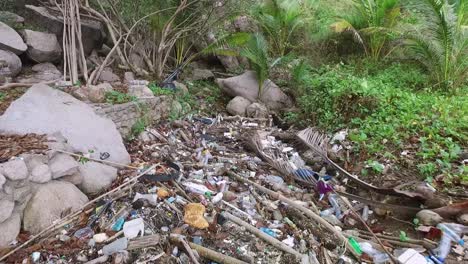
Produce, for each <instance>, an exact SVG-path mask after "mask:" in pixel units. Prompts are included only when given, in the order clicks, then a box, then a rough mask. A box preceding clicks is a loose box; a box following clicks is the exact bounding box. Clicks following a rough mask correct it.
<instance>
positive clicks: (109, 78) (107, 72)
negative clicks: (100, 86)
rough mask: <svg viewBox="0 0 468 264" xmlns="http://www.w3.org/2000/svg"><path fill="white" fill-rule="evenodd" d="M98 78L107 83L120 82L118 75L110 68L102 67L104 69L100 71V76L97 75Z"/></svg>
mask: <svg viewBox="0 0 468 264" xmlns="http://www.w3.org/2000/svg"><path fill="white" fill-rule="evenodd" d="M99 80H100V81H101V82H108V83H115V82H120V78H119V76H117V75H116V74H115V73H114V72H112V69H111V68H104V70H103V71H102V72H101V76H99Z"/></svg>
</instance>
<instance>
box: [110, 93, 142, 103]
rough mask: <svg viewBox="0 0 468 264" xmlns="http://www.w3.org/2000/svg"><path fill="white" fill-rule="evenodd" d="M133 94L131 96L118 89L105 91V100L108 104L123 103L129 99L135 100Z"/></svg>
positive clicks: (129, 100)
mask: <svg viewBox="0 0 468 264" xmlns="http://www.w3.org/2000/svg"><path fill="white" fill-rule="evenodd" d="M136 99H137V98H136V97H135V96H131V95H128V94H125V93H122V92H119V91H110V92H107V93H106V102H107V103H109V104H125V103H128V102H131V101H136Z"/></svg>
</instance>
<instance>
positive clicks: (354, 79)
mask: <svg viewBox="0 0 468 264" xmlns="http://www.w3.org/2000/svg"><path fill="white" fill-rule="evenodd" d="M365 64H366V63H365ZM355 65H356V63H353V64H347V65H345V64H338V65H335V66H324V67H322V68H319V69H312V68H308V69H306V70H302V73H303V74H305V76H304V75H302V76H301V79H299V80H296V83H297V84H299V85H300V87H301V89H302V92H301V95H300V96H299V97H298V98H297V101H298V105H299V108H300V109H301V111H300V112H299V113H297V112H296V113H290V114H289V115H288V117H289V119H290V120H291V119H295V120H296V121H298V122H301V121H299V120H302V122H303V124H304V125H309V124H311V123H312V124H317V125H318V126H320V127H322V128H324V129H326V130H328V131H336V130H338V129H343V128H349V129H351V131H350V135H349V138H350V140H351V141H352V142H353V143H354V147H353V152H354V153H355V154H356V156H358V157H361V159H363V160H364V161H366V164H367V165H368V166H369V167H370V168H371V169H372V170H373V171H374V172H377V173H380V172H382V170H383V168H382V167H381V164H380V163H379V161H378V160H376V158H378V159H380V161H382V160H387V162H388V161H389V160H390V161H392V162H395V163H398V162H401V160H402V159H404V156H405V155H410V156H413V158H414V159H416V161H417V162H416V164H415V166H416V167H417V168H418V172H419V174H420V175H422V176H424V177H429V176H435V175H437V174H439V173H444V174H446V175H448V176H450V177H449V178H452V177H454V176H457V177H459V176H460V177H461V175H463V173H465V174H466V171H464V172H463V170H461V169H460V168H454V167H453V166H452V162H453V161H455V160H456V159H457V158H458V155H459V154H460V153H461V149H462V148H463V147H466V142H468V132H467V131H468V97H466V96H460V95H458V94H457V95H453V94H450V95H449V94H443V93H436V92H432V93H429V92H427V91H424V90H421V91H415V89H420V87H424V86H425V84H426V83H425V79H426V77H427V76H426V75H425V74H424V73H423V72H422V71H421V70H419V69H418V68H417V67H415V66H413V65H405V64H398V63H396V64H391V65H382V66H380V67H377V66H376V65H375V64H372V63H371V64H368V63H367V64H366V66H364V68H365V69H373V70H372V71H371V72H369V71H368V70H366V71H359V69H360V68H359V67H356V66H355ZM371 65H373V67H371ZM302 67H303V66H302ZM410 88H413V89H410ZM465 93H466V91H465ZM402 153H404V154H405V155H403V156H402ZM460 170H461V171H460Z"/></svg>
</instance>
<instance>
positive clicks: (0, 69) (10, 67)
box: [0, 50, 23, 77]
mask: <svg viewBox="0 0 468 264" xmlns="http://www.w3.org/2000/svg"><path fill="white" fill-rule="evenodd" d="M2 64H4V65H3V66H2ZM22 67H23V64H22V63H21V60H20V58H19V57H18V56H16V54H14V53H13V52H11V51H8V50H0V77H1V76H6V77H15V76H17V75H18V74H19V73H20V72H21V68H22Z"/></svg>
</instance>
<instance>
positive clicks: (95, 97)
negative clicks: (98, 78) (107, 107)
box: [87, 83, 113, 103]
mask: <svg viewBox="0 0 468 264" xmlns="http://www.w3.org/2000/svg"><path fill="white" fill-rule="evenodd" d="M112 90H113V88H112V85H110V84H109V83H100V84H98V85H90V86H89V87H88V91H87V97H88V99H89V100H90V101H91V102H93V103H104V101H105V100H106V93H108V92H110V91H112Z"/></svg>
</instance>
